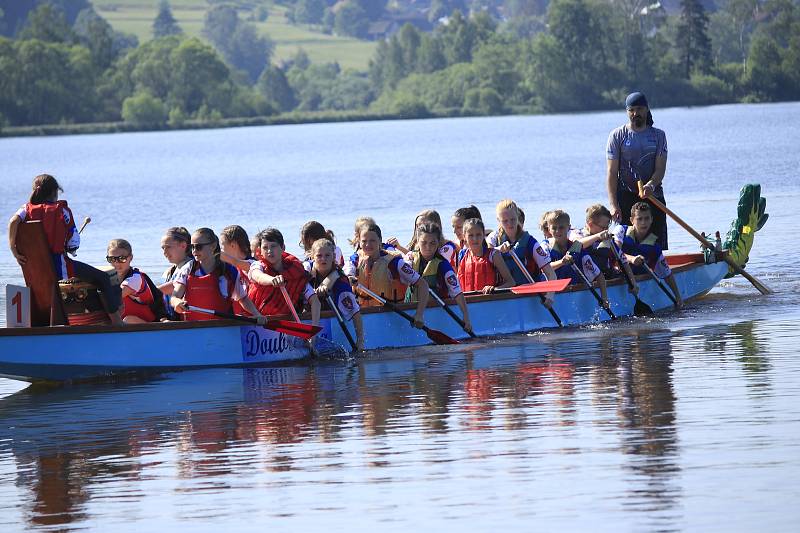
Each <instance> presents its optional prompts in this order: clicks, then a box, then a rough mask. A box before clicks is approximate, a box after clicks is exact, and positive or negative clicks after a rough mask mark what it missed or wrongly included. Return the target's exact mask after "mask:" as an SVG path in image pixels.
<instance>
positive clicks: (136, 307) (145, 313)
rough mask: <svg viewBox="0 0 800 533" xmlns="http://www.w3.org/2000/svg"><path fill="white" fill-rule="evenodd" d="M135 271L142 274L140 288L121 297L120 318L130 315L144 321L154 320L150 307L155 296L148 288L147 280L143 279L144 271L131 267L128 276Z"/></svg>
mask: <svg viewBox="0 0 800 533" xmlns="http://www.w3.org/2000/svg"><path fill="white" fill-rule="evenodd" d="M137 272H138V273H139V275H140V276H142V289H141V290H140V291H139V292H137V293H135V294H132V295H130V296H127V297H125V298H123V299H122V318H125V317H126V316H131V315H132V316H138V317H139V318H141V319H142V320H144V321H145V322H155V321H156V314H155V313H154V312H153V308H152V306H153V304H154V303H155V298H154V297H153V291H151V290H150V284H149V283H147V280H146V279H145V276H146V275H147V274H145V273H144V272H139V271H138V270H137V269H135V268H133V269H131V272H130V274H129V275H128V277H130V276H132V275H133V274H135V273H137ZM126 279H127V278H126Z"/></svg>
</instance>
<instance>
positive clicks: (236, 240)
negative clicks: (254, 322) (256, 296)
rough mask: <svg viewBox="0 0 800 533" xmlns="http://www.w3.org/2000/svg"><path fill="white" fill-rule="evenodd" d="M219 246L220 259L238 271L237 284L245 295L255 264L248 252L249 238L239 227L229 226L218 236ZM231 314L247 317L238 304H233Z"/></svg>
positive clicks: (246, 313)
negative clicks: (238, 283) (250, 273)
mask: <svg viewBox="0 0 800 533" xmlns="http://www.w3.org/2000/svg"><path fill="white" fill-rule="evenodd" d="M219 244H220V248H221V250H222V253H221V254H220V259H222V261H224V262H226V263H228V264H229V265H233V266H234V267H236V270H238V271H239V282H240V283H241V284H242V286H243V287H242V288H243V289H244V292H245V294H247V293H248V291H249V289H250V279H249V278H248V273H249V272H250V267H251V266H252V265H253V263H255V262H256V259H255V258H254V257H253V254H252V253H251V251H250V238H249V237H248V236H247V232H246V231H245V229H244V228H243V227H241V226H237V225H235V224H234V225H231V226H227V227H225V228H224V229H223V230H222V231H221V232H220V234H219ZM233 312H234V313H236V314H237V315H248V314H249V313H248V312H247V310H246V309H245V308H244V307H242V305H241V304H240V303H239V302H233Z"/></svg>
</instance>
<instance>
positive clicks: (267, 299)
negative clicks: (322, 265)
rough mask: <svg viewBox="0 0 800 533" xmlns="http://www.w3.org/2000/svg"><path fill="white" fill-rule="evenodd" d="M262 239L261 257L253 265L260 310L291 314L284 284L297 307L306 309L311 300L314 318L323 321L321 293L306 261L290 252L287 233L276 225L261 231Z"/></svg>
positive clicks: (252, 295)
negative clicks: (285, 236)
mask: <svg viewBox="0 0 800 533" xmlns="http://www.w3.org/2000/svg"><path fill="white" fill-rule="evenodd" d="M259 238H260V239H261V259H260V260H259V261H257V262H255V263H253V265H252V266H251V267H250V273H249V277H250V281H251V282H252V283H251V284H250V292H249V294H250V298H251V299H252V300H253V303H255V305H256V307H257V308H258V310H259V312H261V313H262V314H264V315H284V314H290V313H291V310H290V309H289V308H288V307H287V306H286V301H285V299H284V297H283V294H281V290H280V288H281V287H285V288H286V292H288V293H289V298H290V299H291V301H292V305H293V306H294V308H295V310H296V311H298V312H300V311H302V310H303V304H304V303H308V305H309V307H310V309H311V320H312V323H313V324H314V325H315V326H316V325H317V324H319V311H320V303H319V298H318V297H317V294H316V293H315V292H314V289H313V288H311V285H310V284H309V274H308V272H306V269H305V268H304V267H303V263H301V262H300V260H299V259H298V258H297V257H295V256H293V255H292V254H290V253H287V252H286V245H285V243H284V240H283V234H282V233H281V232H280V231H278V230H277V229H275V228H267V229H265V230H263V231H261V232H259Z"/></svg>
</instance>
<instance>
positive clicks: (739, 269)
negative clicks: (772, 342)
mask: <svg viewBox="0 0 800 533" xmlns="http://www.w3.org/2000/svg"><path fill="white" fill-rule="evenodd" d="M641 186H642V182H641V181H640V182H639V187H641ZM647 199H648V200H649V201H650V203H652V204H653V205H654V206H656V207H657V208H659V209H660V210H662V211H663V212H664V213H666V214H667V215H668V216H669V217H670V218H672V220H674V221H675V222H677V223H678V225H679V226H681V227H682V228H683V229H685V230H686V231H688V232H689V233H690V234H691V235H692V237H694V238H695V239H697V240H698V241H700V242H701V243H702V244H703V245H704V246H706V247H707V248H708V249H710V250H713V249H714V245H713V244H712V243H711V242H710V241H709V240H708V239H706V238H705V237H703V236H702V235H700V234H699V233H697V231H695V229H694V228H693V227H691V226H690V225H689V224H687V223H686V222H685V221H684V220H683V219H682V218H681V217H679V216H678V215H676V214H675V213H673V212H672V210H671V209H670V208H668V207H667V206H666V205H664V204H663V203H661V202H660V201H659V200H658V199H657V198H654V197H652V196H648V197H647ZM722 258H723V259H724V260H725V262H726V263H728V265H730V267H731V268H732V269H733V271H734V272H736V273H737V274H740V275H741V276H742V277H744V278H745V279H746V280H747V281H749V282H750V283H752V284H753V287H755V288H756V289H758V290H759V292H761V294H770V293H772V291H771V290H770V289H769V288H768V287H767V286H766V285H764V284H763V283H761V282H760V281H758V280H757V279H756V278H755V277H753V276H752V275H750V274H748V273H747V272H745V270H744V269H743V268H742V267H740V266H739V265H738V264H737V263H736V261H734V260H733V259H732V258H731V257H730V256H729V255H728V254H724V255H723V256H722Z"/></svg>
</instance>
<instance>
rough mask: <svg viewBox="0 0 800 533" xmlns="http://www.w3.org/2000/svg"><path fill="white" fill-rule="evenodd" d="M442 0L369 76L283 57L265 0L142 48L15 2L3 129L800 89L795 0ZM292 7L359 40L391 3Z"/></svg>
mask: <svg viewBox="0 0 800 533" xmlns="http://www.w3.org/2000/svg"><path fill="white" fill-rule="evenodd" d="M434 1H435V2H438V3H436V9H438V11H437V12H436V14H435V15H431V17H432V19H433V20H432V30H430V31H425V30H422V29H419V28H418V27H416V26H414V25H412V24H410V23H406V24H405V25H403V26H402V27H399V29H398V30H397V31H396V32H394V33H393V34H392V35H391V36H390V37H388V38H385V39H380V40H379V42H378V44H377V46H376V48H375V52H374V55H373V57H372V59H371V60H370V62H369V67H368V69H366V70H355V69H343V68H341V67H340V66H339V64H338V63H336V62H328V63H313V62H312V61H311V60H310V59H309V57H308V55H307V54H306V53H305V52H304V51H303V50H302V49H301V50H299V51H298V52H297V53H296V54H295V55H294V57H292V58H291V59H289V60H283V61H280V62H276V61H273V52H274V43H273V42H272V41H271V40H270V38H269V36H268V35H265V34H262V33H260V32H259V31H258V30H257V28H256V25H255V24H254V21H256V20H258V19H259V17H266V16H268V14H269V11H268V9H267V6H268V5H270V4H269V3H268V2H262V1H259V0H249V1H243V0H231V1H227V2H223V1H217V0H208V3H207V9H206V11H205V14H204V19H203V29H202V36H201V37H197V36H189V35H186V34H185V33H184V32H183V31H182V29H181V27H180V25H179V24H178V22H177V21H176V20H175V18H174V17H173V16H172V13H171V9H170V4H169V2H167V1H166V0H162V1H161V3H160V6H159V10H158V14H157V16H156V17H155V18H154V19H153V24H152V29H153V38H152V39H150V40H147V41H146V42H142V43H140V42H138V39H137V38H136V37H135V36H133V35H130V34H125V33H122V32H120V31H117V30H115V29H114V28H113V27H112V26H111V24H109V22H107V21H106V20H105V19H104V18H103V17H101V16H100V15H99V14H98V12H97V10H95V8H94V7H93V6H92V4H91V2H90V1H89V0H31V1H28V2H19V3H18V2H14V1H9V0H2V1H0V35H4V36H0V131H2V133H3V134H4V135H24V134H36V133H64V132H69V131H76V132H81V131H87V132H88V131H121V130H133V129H167V128H176V129H178V128H187V127H210V126H224V125H240V124H268V123H286V122H304V121H326V120H361V119H374V118H387V117H391V118H418V117H430V116H461V115H468V116H469V115H498V114H509V113H553V112H574V111H590V110H602V109H610V108H620V107H622V105H623V102H624V98H625V95H626V94H627V93H629V92H631V91H632V90H642V91H644V92H645V93H646V94H647V95H648V98H649V100H650V102H651V105H653V106H654V107H665V106H682V105H710V104H721V103H732V102H769V101H787V100H798V99H800V5H798V2H797V0H766V1H763V2H762V1H759V0H718V1H717V4H716V6H715V7H716V9H714V11H713V12H711V13H709V11H707V10H706V7H704V4H703V3H701V2H700V1H699V0H680V3H679V9H677V10H676V11H675V13H674V14H670V13H669V12H668V10H666V9H664V7H663V6H662V5H661V4H660V3H658V2H655V3H654V4H650V5H648V4H646V3H645V2H643V1H642V0H551V1H550V2H549V3H548V2H546V1H544V2H543V0H536V1H525V0H497V1H495V2H491V1H488V0H485V1H477V0H476V1H473V2H468V1H465V0H457V1H452V2H447V1H442V0H434ZM23 4H24V5H23ZM281 4H283V5H284V6H288V8H289V9H290V11H288V13H290V16H291V18H292V20H293V22H294V23H298V24H299V23H304V24H317V22H313V21H312V22H309V21H304V20H303V17H304V16H309V15H307V13H308V12H309V11H308V10H307V8H309V6H310V8H313V9H314V10H316V11H313V13H315V15H314V16H315V17H316V16H317V15H316V13H321V15H320V16H321V17H322V18H320V20H319V23H318V24H319V28H320V31H330V32H340V33H342V34H349V35H356V34H358V32H362V33H363V32H364V31H366V30H365V29H364V28H365V27H366V26H365V24H369V22H370V20H371V19H370V17H373V19H372V20H375V19H374V17H376V16H377V17H380V16H382V15H384V14H385V12H386V11H385V10H386V9H388V8H387V2H386V1H385V0H340V1H339V2H333V1H330V2H327V1H326V0H294V1H290V0H284V1H283V2H281ZM26 6H27V7H26ZM364 6H367V7H368V8H369V9H372V10H373V11H374V10H375V8H376V6H378V7H379V8H380V9H379V10H378V11H377V15H376V12H373V13H371V14H370V13H367V12H366V10H365V9H364ZM487 6H489V7H487ZM337 7H338V10H337V11H336V12H335V15H334V14H333V13H334V11H333V9H334V8H337ZM490 7H493V9H490ZM351 8H352V9H351ZM451 8H452V9H451ZM26 9H27V10H26ZM431 9H433V8H431ZM343 10H344V13H345V15H346V16H345V17H342V15H341V13H342V11H343ZM348 10H349V11H348ZM348 13H350V14H348ZM351 15H352V16H351ZM440 15H441V16H440ZM325 17H327V19H326V21H325V20H323V19H324V18H325ZM347 17H350V19H348V18H347ZM365 17H366V18H365ZM298 18H299V19H300V20H299V21H298V20H297V19H298ZM351 19H352V20H351ZM315 20H316V19H315ZM325 24H327V25H328V26H327V27H325ZM314 27H316V26H314ZM348 32H352V33H348Z"/></svg>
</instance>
